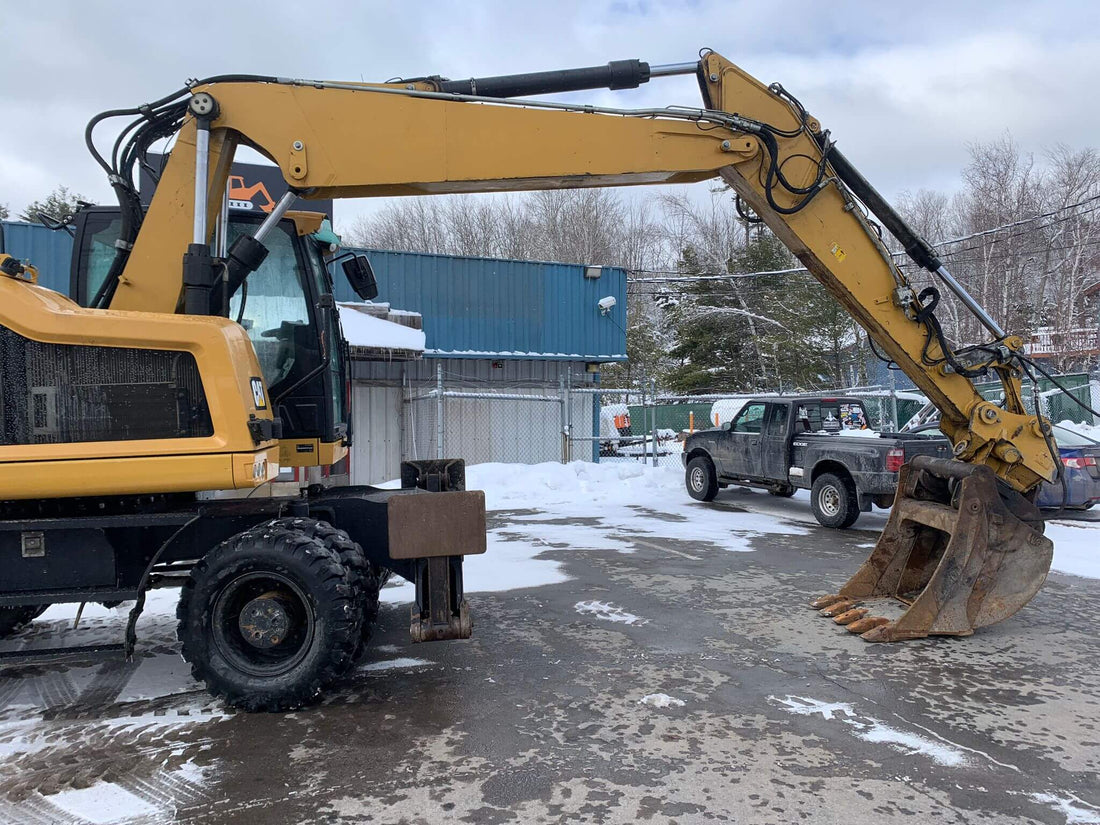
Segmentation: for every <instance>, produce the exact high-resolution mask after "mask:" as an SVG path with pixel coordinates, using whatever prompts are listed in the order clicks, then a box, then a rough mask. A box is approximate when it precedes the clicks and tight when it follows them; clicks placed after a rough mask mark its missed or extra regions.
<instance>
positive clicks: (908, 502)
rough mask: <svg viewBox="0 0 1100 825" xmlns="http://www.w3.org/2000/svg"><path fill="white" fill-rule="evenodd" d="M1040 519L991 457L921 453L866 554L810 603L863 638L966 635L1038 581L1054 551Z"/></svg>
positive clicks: (1013, 606) (1006, 612)
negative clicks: (983, 460)
mask: <svg viewBox="0 0 1100 825" xmlns="http://www.w3.org/2000/svg"><path fill="white" fill-rule="evenodd" d="M1042 525H1043V522H1042V520H1041V518H1040V515H1039V511H1038V508H1036V507H1035V505H1034V504H1032V503H1031V502H1030V501H1028V500H1027V499H1026V498H1024V497H1023V496H1022V495H1020V494H1019V493H1015V492H1012V491H1010V490H1007V489H1003V488H1002V487H1001V486H1000V485H998V483H997V478H996V476H995V475H994V474H993V471H992V470H991V469H989V468H988V467H986V466H984V465H974V464H964V463H963V462H961V461H952V460H948V459H942V458H931V457H929V456H918V457H916V458H914V459H913V460H912V461H911V462H910V463H909V464H907V465H906V466H904V467H902V469H901V473H900V475H899V478H898V492H897V496H896V498H895V500H894V507H893V510H892V511H891V513H890V520H889V522H888V523H887V524H886V528H885V529H884V530H883V531H882V536H881V537H880V538H879V540H878V543H877V544H876V545H875V549H874V551H873V552H872V553H871V556H870V558H868V559H867V561H865V562H864V563H863V566H862V567H860V568H859V570H858V571H857V572H856V574H855V575H854V576H852V578H851V579H849V580H848V583H847V584H845V585H844V586H843V587H842V588H841V589H840V591H839V592H838V593H834V594H832V595H828V596H822V597H821V598H819V599H816V600H815V601H814V602H812V604H811V606H812V607H814V608H815V609H817V610H819V611H820V612H821V613H822V614H823V615H825V616H828V617H831V618H832V619H833V621H834V622H836V623H837V624H840V625H843V626H844V627H845V628H847V629H848V630H849V631H850V632H852V633H858V634H859V635H860V636H861V637H862V638H864V639H866V640H867V641H869V642H896V641H902V640H905V639H919V638H922V637H924V636H932V635H942V636H969V635H970V634H971V633H973V632H974V630H975V628H979V627H985V626H986V625H991V624H994V623H996V622H999V621H1001V620H1002V619H1007V618H1008V617H1009V616H1011V615H1012V614H1013V613H1015V612H1016V611H1017V610H1019V609H1020V608H1021V607H1023V606H1024V605H1025V604H1027V603H1028V602H1029V601H1031V598H1032V597H1033V596H1034V595H1035V594H1036V592H1038V590H1039V588H1040V587H1042V584H1043V581H1044V580H1045V579H1046V575H1047V571H1048V570H1049V569H1050V562H1051V558H1052V556H1053V553H1054V545H1053V544H1052V543H1051V541H1050V539H1048V538H1046V537H1045V536H1044V535H1043V533H1042ZM882 614H885V615H882Z"/></svg>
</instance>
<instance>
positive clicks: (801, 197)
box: [0, 50, 1058, 709]
mask: <svg viewBox="0 0 1100 825" xmlns="http://www.w3.org/2000/svg"><path fill="white" fill-rule="evenodd" d="M670 75H693V76H694V77H695V78H696V79H697V81H698V84H699V89H700V91H701V93H702V105H701V106H695V107H685V106H671V107H668V108H643V109H629V108H613V107H609V106H602V105H582V104H575V103H561V102H549V101H545V100H541V99H534V98H537V97H539V96H540V95H544V94H547V93H556V92H557V93H560V92H575V91H579V90H584V89H594V88H608V89H612V90H614V89H626V88H633V87H637V86H638V85H640V84H641V83H644V82H647V81H649V80H650V79H652V78H656V77H661V76H670ZM116 117H128V118H131V119H132V120H130V122H128V123H127V125H125V127H124V128H123V129H122V131H121V134H120V135H119V136H118V138H117V140H116V141H115V143H114V146H113V150H112V151H111V153H110V154H109V155H108V156H104V155H103V154H101V153H100V151H99V149H98V148H97V146H96V143H95V141H94V130H95V129H96V127H97V126H98V125H99V124H100V123H101V122H102V121H104V120H106V119H108V118H116ZM86 138H87V143H88V146H89V149H90V150H91V151H92V154H93V156H94V157H95V158H96V160H97V162H98V163H99V164H100V165H101V166H102V167H103V169H104V171H105V172H106V173H107V174H108V176H109V180H110V182H111V185H112V187H113V188H114V190H115V192H116V193H117V195H118V200H119V207H118V208H117V209H105V208H103V207H96V208H90V209H86V210H84V211H83V212H81V213H79V214H78V215H77V216H76V218H75V229H76V233H77V236H76V237H77V243H76V247H75V252H74V261H73V267H72V299H70V298H67V297H63V296H61V295H59V294H57V293H55V292H52V291H50V290H47V289H44V288H42V287H39V286H37V285H36V284H35V277H36V273H35V271H34V269H33V267H32V266H29V265H26V264H24V263H22V262H20V261H16V260H14V259H13V258H11V257H9V256H0V271H2V272H3V274H4V276H5V277H2V278H0V347H2V358H3V365H4V369H3V386H2V392H3V442H2V445H0V501H2V504H0V557H2V558H3V560H4V561H3V567H2V568H0V569H2V570H3V579H2V582H0V610H2V611H3V614H4V620H5V621H6V622H7V625H8V627H9V629H10V627H12V626H14V624H16V623H18V621H25V620H26V619H27V617H28V616H32V615H34V613H35V612H36V611H38V610H40V609H41V608H42V606H44V605H48V604H52V603H56V602H86V601H101V602H109V603H110V602H117V601H120V600H124V599H136V600H137V607H135V609H134V611H132V612H131V621H130V624H129V627H128V629H127V637H126V645H127V647H128V648H129V649H130V650H132V646H133V641H134V627H133V625H134V622H135V621H136V616H137V613H138V612H139V611H140V605H141V603H142V599H143V598H144V593H145V591H146V590H147V589H148V588H149V587H151V586H166V585H181V586H182V594H181V598H180V604H179V610H178V616H179V631H178V632H179V636H180V639H181V642H182V651H183V655H184V657H185V658H186V659H187V660H188V661H189V662H191V664H192V668H193V671H194V673H195V675H196V676H197V677H198V678H200V679H202V680H203V681H205V682H206V684H207V685H208V687H209V689H210V690H211V691H212V692H214V693H215V694H216V695H219V696H222V697H224V698H226V699H227V700H228V701H229V702H231V703H234V704H237V705H240V706H242V707H247V708H266V709H277V708H286V707H293V706H296V705H298V704H301V703H302V702H305V701H309V700H310V699H311V698H313V697H314V696H316V695H317V694H318V693H319V692H320V691H321V690H322V689H323V688H324V687H325V686H327V685H329V684H331V683H332V682H333V681H335V680H336V679H337V678H338V677H339V676H340V675H341V674H342V673H344V672H345V671H346V670H347V669H348V667H349V665H350V663H351V662H352V661H354V659H355V656H356V655H357V652H358V651H360V650H361V649H362V647H363V645H364V644H365V638H366V636H367V635H368V633H369V626H370V624H371V622H372V621H373V618H374V614H375V613H376V611H377V596H378V587H379V583H380V581H381V580H382V579H383V578H384V576H386V575H388V574H389V573H390V572H393V573H396V574H398V575H400V576H404V577H405V578H407V579H410V580H412V581H414V582H416V585H417V604H416V606H415V607H414V608H413V617H412V631H413V638H414V640H418V641H431V640H436V639H448V638H462V637H465V636H468V635H469V634H470V627H471V622H470V616H469V611H468V608H467V606H466V603H465V600H464V598H463V591H462V559H463V557H464V556H465V555H468V554H471V553H479V552H483V551H484V549H485V511H484V498H483V496H482V494H481V493H479V492H477V491H467V490H465V489H464V487H465V484H464V468H463V466H462V463H461V462H460V461H437V462H421V463H408V464H405V465H403V466H402V468H401V476H402V489H400V490H378V489H375V488H370V487H356V486H348V487H336V488H325V487H323V486H320V485H316V484H309V485H305V486H301V487H300V489H294V490H291V491H290V492H289V493H287V492H285V491H278V490H276V485H275V480H276V477H277V475H278V473H279V470H280V468H286V467H318V466H325V465H331V464H333V463H334V462H337V461H339V460H340V459H341V458H342V457H343V456H344V455H346V453H347V451H348V445H349V443H350V438H351V433H350V432H349V429H348V391H347V387H346V384H347V378H348V370H347V353H346V347H345V344H344V342H343V339H342V336H341V333H340V326H339V317H338V311H337V308H336V306H335V304H334V302H333V297H332V295H333V285H332V280H331V275H330V268H331V267H332V265H333V262H334V259H335V258H336V257H339V256H341V255H344V258H345V259H344V260H343V265H342V266H343V271H344V275H345V277H347V278H348V279H349V281H350V282H351V284H352V286H353V287H354V288H355V289H356V291H357V292H359V294H360V295H361V296H362V297H364V298H368V299H369V298H370V297H373V296H374V295H375V294H376V292H377V289H376V287H375V286H374V279H373V274H372V272H371V270H370V265H369V261H368V260H366V258H365V257H363V256H359V255H351V256H350V257H349V256H347V255H346V253H341V252H340V251H339V250H338V249H337V248H336V246H335V244H334V243H332V238H331V233H330V232H326V230H325V229H324V227H323V226H322V223H323V216H321V215H317V214H311V213H301V212H297V213H296V212H292V211H290V205H291V203H292V201H293V200H294V199H295V197H297V196H301V197H303V198H306V199H309V198H342V197H373V196H395V195H408V196H422V195H432V194H441V193H455V192H485V191H517V190H531V189H545V188H560V187H593V186H629V185H641V184H670V183H691V182H695V181H702V180H707V179H712V178H721V179H722V180H723V181H725V182H726V183H727V184H728V185H729V186H730V187H731V188H732V190H733V192H734V193H735V195H736V198H737V199H738V202H739V205H740V208H742V209H743V210H744V213H745V215H746V216H748V217H751V218H752V219H754V220H760V221H762V222H763V223H764V224H766V225H767V227H768V228H769V229H770V230H771V231H772V232H773V233H775V235H776V236H777V237H778V238H779V239H781V240H782V241H783V243H785V244H786V245H787V247H788V248H789V249H790V250H791V251H792V252H793V253H794V254H795V255H796V256H797V257H798V258H799V260H800V261H801V262H802V264H803V265H804V266H805V267H806V269H807V270H809V272H811V273H812V274H813V275H814V276H815V277H816V278H817V279H818V280H819V281H820V282H821V283H822V284H824V286H825V288H826V289H827V290H828V291H829V292H830V293H831V294H832V295H833V297H834V298H835V299H836V300H837V301H839V302H840V303H841V305H842V306H843V307H844V308H845V309H846V310H848V311H849V312H850V313H851V314H852V315H853V316H854V318H855V319H856V320H857V321H858V322H859V324H860V325H861V326H862V327H863V328H864V329H865V330H866V331H867V333H868V334H869V335H870V337H871V338H872V339H873V340H874V341H875V342H876V343H877V344H878V346H879V348H880V349H881V350H882V351H883V352H884V353H885V355H886V357H888V358H889V359H891V360H892V361H893V362H895V363H896V364H897V365H898V366H899V367H900V368H901V369H902V370H903V371H904V372H905V374H906V375H908V376H909V377H910V379H912V381H913V382H914V383H915V384H916V386H917V387H918V388H919V389H920V390H921V391H923V392H924V393H925V394H926V395H927V396H928V398H929V399H930V400H931V401H932V402H933V403H934V404H935V405H936V406H937V407H938V408H939V410H940V412H941V415H940V427H941V429H942V430H943V432H944V433H945V435H946V436H947V437H948V438H950V440H951V443H952V444H953V446H954V459H951V460H945V459H938V460H937V459H929V458H917V459H914V460H913V461H912V462H911V463H910V464H908V465H907V466H906V467H904V468H903V470H902V473H901V478H900V484H899V488H898V492H897V498H896V501H895V504H894V507H893V508H892V512H891V515H890V520H889V522H888V524H887V526H886V528H885V530H884V531H883V534H882V536H881V538H880V539H879V541H878V543H877V545H876V547H875V549H874V551H873V552H872V554H871V556H870V558H869V559H868V560H867V561H866V562H865V563H864V564H863V565H862V567H861V568H860V569H859V570H858V572H857V573H856V574H855V575H854V576H853V577H852V579H851V580H850V581H849V582H847V583H846V584H845V585H844V586H843V587H842V588H841V589H840V590H839V592H838V593H836V594H833V595H830V596H827V597H823V598H822V599H819V600H816V601H815V602H814V606H815V607H817V608H818V609H819V610H821V611H822V612H824V613H826V614H827V615H830V616H832V617H833V618H834V619H835V620H836V621H837V622H838V623H839V624H842V625H845V626H846V627H847V629H848V630H850V631H854V632H857V633H860V634H862V636H863V638H864V639H867V640H872V641H891V640H899V639H909V638H916V637H922V636H926V635H929V634H945V635H966V634H969V633H972V632H973V631H974V629H975V628H979V627H982V626H984V625H988V624H991V623H993V622H997V621H1000V620H1002V619H1004V618H1006V617H1007V616H1010V615H1012V614H1013V613H1014V612H1016V611H1017V610H1018V609H1019V608H1020V607H1022V606H1023V605H1024V604H1026V603H1027V602H1028V601H1029V600H1030V599H1031V597H1032V596H1033V595H1034V594H1035V593H1036V592H1037V590H1038V589H1039V587H1040V586H1041V584H1042V582H1043V580H1044V578H1045V575H1046V573H1047V570H1048V569H1049V566H1050V562H1051V556H1052V544H1051V542H1050V540H1049V539H1047V538H1045V537H1044V535H1043V530H1042V521H1041V520H1040V517H1039V513H1038V511H1037V509H1036V508H1035V506H1034V505H1033V504H1032V501H1031V499H1032V497H1033V494H1034V491H1035V490H1036V488H1037V486H1038V485H1039V484H1040V483H1041V482H1043V481H1046V480H1053V479H1055V478H1056V474H1057V470H1058V462H1057V460H1056V457H1055V456H1056V452H1055V450H1054V443H1053V440H1052V438H1051V433H1050V425H1049V422H1048V421H1046V420H1045V419H1043V418H1042V417H1041V416H1039V415H1037V414H1032V413H1029V412H1028V411H1027V409H1026V408H1025V406H1024V400H1023V397H1022V395H1021V378H1022V377H1023V375H1024V372H1025V371H1026V370H1027V369H1028V362H1027V360H1026V357H1025V355H1024V353H1023V342H1022V341H1021V339H1020V338H1019V337H1018V336H1015V335H1012V334H1009V333H1006V332H1005V331H1004V330H1002V329H1001V328H1000V326H999V325H998V324H997V322H996V321H995V320H994V319H993V318H992V317H991V316H990V315H989V314H988V313H986V312H985V311H984V310H983V309H982V308H981V307H980V306H979V305H978V304H977V303H976V302H975V301H974V299H973V298H972V297H971V296H970V295H969V294H968V293H967V292H966V290H965V289H964V288H963V287H962V286H961V285H960V284H959V283H958V282H957V281H956V280H955V278H954V277H953V276H952V275H951V273H950V272H949V271H948V269H947V268H946V267H945V266H944V265H943V263H942V262H941V261H940V260H939V258H938V257H937V256H936V253H935V251H934V250H933V248H932V247H931V246H930V245H929V244H928V243H927V242H925V241H924V240H923V239H922V238H920V237H919V236H918V235H917V234H916V233H915V232H914V231H912V230H911V229H910V227H909V226H908V225H907V224H906V223H905V221H904V220H902V218H901V217H900V216H899V215H898V213H897V212H895V211H894V210H893V209H892V208H891V207H890V206H889V204H888V203H887V202H886V201H885V200H884V199H883V198H882V197H881V196H880V195H879V193H878V192H877V191H876V190H875V189H874V188H873V187H872V186H871V184H869V183H868V182H867V181H866V180H865V179H864V178H863V177H862V176H861V175H860V174H859V172H858V171H857V170H856V169H855V167H854V166H853V165H852V164H851V163H850V162H849V161H848V160H847V159H846V158H845V156H844V155H843V154H842V153H841V152H840V150H839V149H838V148H837V146H836V144H835V143H834V141H833V139H832V137H831V136H830V133H829V132H828V131H826V130H824V129H823V128H822V126H821V124H820V123H819V122H818V120H817V119H816V118H814V117H813V116H811V115H810V114H809V112H808V111H807V110H806V109H805V108H803V106H802V104H801V103H800V102H799V101H798V100H797V99H796V98H795V97H794V96H793V95H791V94H790V93H789V92H787V90H786V89H784V88H783V87H782V86H780V85H779V84H773V85H770V86H766V85H764V84H762V83H760V82H758V81H757V80H755V79H753V78H752V77H750V76H749V75H748V74H746V73H745V72H744V71H743V70H741V69H740V68H738V67H737V66H736V65H734V64H733V63H731V62H729V61H728V60H726V59H725V58H723V57H722V56H720V55H719V54H717V53H714V52H712V51H709V50H703V51H702V52H701V53H700V58H699V59H698V60H696V61H691V62H688V63H682V64H671V65H650V64H648V63H645V62H642V61H638V60H626V61H614V62H611V63H609V64H608V65H606V66H601V67H591V68H585V69H573V70H565V71H555V72H540V73H534V74H522V75H509V76H499V77H489V78H475V79H469V80H457V81H456V80H447V79H445V78H442V77H421V78H414V79H409V80H398V81H391V82H387V83H383V84H370V83H353V82H334V81H314V80H300V79H292V78H280V77H268V76H254V75H225V76H219V77H212V78H208V79H205V80H201V81H194V82H192V83H189V84H188V85H187V86H186V87H184V88H182V89H180V90H179V91H178V92H175V93H173V94H170V95H167V96H165V97H163V98H161V99H159V100H156V101H154V102H152V103H149V104H146V105H144V106H139V107H135V108H132V109H119V110H112V111H109V112H105V113H103V114H101V115H98V116H97V117H96V118H94V119H93V120H92V122H91V123H90V124H89V126H88V130H87V133H86ZM165 138H172V139H173V148H172V151H171V153H170V155H169V157H168V160H167V162H166V163H165V164H164V165H163V167H162V168H159V167H158V168H154V166H153V164H152V162H151V161H150V160H149V149H150V147H151V146H152V145H153V144H154V143H156V142H157V141H160V140H162V139H165ZM239 146H247V147H250V148H252V149H254V150H255V151H257V152H259V153H260V154H262V155H264V156H265V157H266V158H268V159H269V160H270V161H271V162H272V163H274V164H275V165H277V166H278V168H279V169H280V171H281V173H282V175H283V177H284V178H285V180H286V181H287V183H288V185H289V187H290V191H289V192H288V193H287V195H286V196H285V197H283V198H281V199H280V200H279V201H278V202H277V203H276V204H275V205H274V206H273V208H272V209H271V210H270V211H269V212H268V213H267V214H266V215H263V216H260V215H255V216H253V217H247V218H231V217H230V215H229V211H228V208H227V201H226V197H225V193H226V184H227V179H228V178H229V176H230V170H231V164H232V161H233V157H234V152H235V150H236V149H237V148H238V147H239ZM139 167H144V168H146V169H147V171H149V172H150V173H151V174H153V175H154V177H155V178H156V179H157V188H156V192H155V195H154V196H153V198H152V201H151V203H150V204H149V206H148V209H147V210H145V209H143V208H142V206H141V202H140V200H139V198H138V195H137V191H136V187H135V184H134V173H135V170H136V169H137V168H139ZM886 232H888V233H889V234H890V235H892V236H893V237H894V238H895V239H896V240H897V241H898V243H899V244H900V246H901V247H902V248H903V249H904V250H905V253H906V254H907V255H908V256H909V257H910V258H911V259H912V260H913V261H914V262H916V264H918V265H919V266H920V267H922V268H923V269H925V270H927V271H928V272H930V273H931V277H932V279H933V282H932V284H931V285H929V286H926V287H924V288H923V289H918V288H917V287H916V286H914V284H913V282H912V281H911V280H910V278H909V277H908V276H907V275H906V274H905V272H903V270H902V269H901V268H900V267H899V266H898V265H897V264H896V263H895V259H894V256H893V255H892V254H891V251H890V249H889V247H888V245H887V241H886V238H885V233H886ZM943 290H946V291H947V292H949V293H950V294H951V295H952V296H953V298H952V299H953V300H958V301H960V302H961V303H962V304H963V305H964V307H965V308H966V309H968V310H969V311H970V312H972V313H973V314H974V315H976V316H977V318H978V319H979V321H980V322H981V324H982V327H983V328H984V329H985V330H986V332H987V333H988V338H987V340H985V341H982V342H979V343H976V344H970V345H959V344H956V343H954V342H952V341H950V340H948V338H947V336H946V335H945V333H944V331H943V329H942V327H941V325H940V323H939V321H938V320H937V310H938V308H939V304H940V301H941V296H942V295H943ZM989 376H992V377H995V378H997V379H999V380H1000V382H1001V385H1002V387H1003V391H1004V395H1003V401H1002V402H1001V403H999V404H997V403H991V402H989V401H986V400H985V399H983V397H982V396H981V395H979V393H978V392H977V390H976V389H975V385H974V381H975V379H977V378H979V377H983V378H984V377H989ZM884 603H893V604H896V605H898V606H899V609H898V610H894V614H895V615H893V616H892V617H891V616H888V615H879V614H880V613H889V612H890V611H889V610H882V609H877V608H881V605H882V604H884ZM872 608H876V609H872Z"/></svg>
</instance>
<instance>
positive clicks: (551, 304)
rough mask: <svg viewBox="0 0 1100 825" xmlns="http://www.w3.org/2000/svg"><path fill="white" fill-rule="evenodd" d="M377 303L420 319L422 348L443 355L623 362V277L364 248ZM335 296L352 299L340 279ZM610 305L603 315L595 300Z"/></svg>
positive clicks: (615, 271) (609, 271)
mask: <svg viewBox="0 0 1100 825" xmlns="http://www.w3.org/2000/svg"><path fill="white" fill-rule="evenodd" d="M363 251H364V252H366V253H367V255H368V257H369V258H370V260H371V265H372V267H373V268H374V272H375V275H376V276H377V278H378V289H379V295H378V299H377V300H379V301H389V302H390V304H391V305H392V306H393V307H394V308H398V309H407V310H412V311H415V312H419V313H420V314H421V315H423V316H424V332H425V333H426V334H427V337H428V341H427V346H428V349H429V350H431V351H434V352H436V353H438V354H439V355H441V356H443V357H462V355H463V354H467V355H469V354H472V353H477V354H484V355H486V357H498V358H510V357H511V358H515V357H531V356H536V357H543V358H562V359H571V360H585V361H616V360H622V359H624V358H625V357H626V355H625V353H626V333H625V332H624V330H625V329H626V271H625V270H623V269H619V268H617V267H604V268H603V269H602V270H601V271H600V277H599V278H586V277H585V276H584V274H585V267H583V266H579V265H576V264H558V263H542V262H532V261H511V260H497V259H492V258H463V257H455V256H449V255H426V254H420V253H411V252H387V251H383V250H363ZM337 280H338V283H337V290H336V297H337V300H341V301H354V300H357V299H356V297H355V296H354V294H353V293H352V292H351V290H350V288H349V287H348V285H347V283H346V282H345V281H344V280H343V278H342V277H340V278H338V279H337ZM608 296H611V297H613V298H615V300H616V306H615V307H614V309H612V310H611V312H610V313H609V314H608V315H606V316H605V315H601V314H600V310H599V307H598V306H597V304H598V303H599V301H600V299H601V298H605V297H608Z"/></svg>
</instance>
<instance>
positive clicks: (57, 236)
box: [0, 221, 73, 295]
mask: <svg viewBox="0 0 1100 825" xmlns="http://www.w3.org/2000/svg"><path fill="white" fill-rule="evenodd" d="M0 229H2V230H3V232H4V244H5V246H4V249H3V251H4V252H7V253H8V254H9V255H12V256H14V257H16V258H19V259H20V260H22V261H27V262H29V263H32V264H34V265H35V266H36V267H38V283H40V284H41V285H42V286H45V287H49V288H50V289H53V290H56V291H57V292H61V293H64V294H65V295H68V294H69V262H70V261H71V260H72V254H73V239H72V238H70V237H69V235H68V233H67V232H64V231H58V232H54V231H53V230H52V229H47V228H46V227H44V226H42V225H41V224H37V223H21V222H19V221H0Z"/></svg>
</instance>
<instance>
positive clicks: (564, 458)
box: [558, 373, 569, 464]
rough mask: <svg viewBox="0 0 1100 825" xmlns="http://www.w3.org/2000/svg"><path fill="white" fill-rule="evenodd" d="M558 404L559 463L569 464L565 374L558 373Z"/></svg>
mask: <svg viewBox="0 0 1100 825" xmlns="http://www.w3.org/2000/svg"><path fill="white" fill-rule="evenodd" d="M558 403H559V405H560V406H561V463H562V464H568V463H569V458H568V455H569V423H568V419H567V418H566V415H567V412H566V404H567V403H568V401H567V399H566V397H565V373H558Z"/></svg>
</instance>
